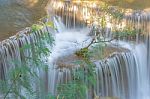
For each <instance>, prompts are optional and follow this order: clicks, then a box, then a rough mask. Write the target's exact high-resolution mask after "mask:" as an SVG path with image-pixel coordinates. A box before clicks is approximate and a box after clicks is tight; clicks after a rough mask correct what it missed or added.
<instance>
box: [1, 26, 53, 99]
mask: <svg viewBox="0 0 150 99" xmlns="http://www.w3.org/2000/svg"><path fill="white" fill-rule="evenodd" d="M46 24H47V23H46ZM46 24H44V25H38V24H34V25H33V26H32V31H31V32H32V33H35V32H41V33H42V35H41V36H40V37H39V38H37V41H34V42H31V43H29V44H26V45H23V46H22V47H21V48H20V54H21V61H19V60H12V64H13V65H14V67H11V68H10V69H9V70H8V72H7V77H6V80H1V81H0V91H1V92H2V93H3V95H4V99H8V98H11V99H36V98H40V99H41V98H44V97H45V98H44V99H46V97H48V96H46V93H43V92H39V91H38V90H37V88H35V86H36V87H37V86H38V88H39V89H42V87H43V86H44V82H43V81H42V80H41V79H42V78H41V77H40V75H39V72H40V71H45V72H47V69H48V64H47V57H48V56H49V54H50V49H49V47H50V46H52V44H53V41H54V39H53V38H52V35H50V33H49V32H43V31H42V30H41V29H43V28H44V27H45V26H46ZM49 26H50V25H49ZM32 33H31V34H32ZM26 52H29V53H30V54H29V55H28V54H26ZM43 58H44V59H43ZM44 90H45V88H43V89H42V91H44Z"/></svg>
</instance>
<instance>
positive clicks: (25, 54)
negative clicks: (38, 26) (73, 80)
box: [0, 27, 51, 98]
mask: <svg viewBox="0 0 150 99" xmlns="http://www.w3.org/2000/svg"><path fill="white" fill-rule="evenodd" d="M48 30H49V27H45V28H43V29H42V30H37V31H35V32H32V29H31V28H26V29H24V30H23V31H20V32H19V33H18V34H16V35H15V36H13V37H10V38H9V39H6V40H4V41H2V42H0V80H4V81H5V80H6V81H8V79H9V77H8V74H9V72H10V70H12V69H15V68H18V67H20V66H31V67H30V68H32V65H33V64H32V62H33V60H32V58H33V57H34V51H35V49H34V48H35V47H34V46H37V45H36V44H37V43H40V41H41V38H42V37H43V35H47V33H48V35H49V33H50V32H49V31H48ZM49 36H50V35H49ZM28 45H30V46H31V49H30V48H28V49H23V50H22V48H24V47H25V46H28ZM43 46H44V45H43ZM50 46H51V45H46V46H45V47H50ZM27 58H31V59H30V60H28V61H27ZM45 59H46V57H43V60H45ZM33 67H34V66H33ZM32 70H33V71H34V72H36V73H37V76H39V78H40V79H41V78H42V79H43V81H45V82H46V75H45V72H44V71H43V70H41V69H39V68H37V69H36V70H35V69H32ZM28 79H29V81H30V83H31V84H32V88H33V90H34V91H37V92H39V96H40V92H41V91H42V90H43V89H44V88H41V87H40V86H39V85H38V84H36V83H35V81H36V79H33V78H32V77H31V78H28ZM8 82H9V81H8ZM45 86H48V85H45ZM20 91H21V92H20V94H21V95H23V96H25V97H26V98H30V96H29V94H28V93H27V91H26V90H25V89H24V88H22V89H21V90H20ZM0 94H1V93H0ZM27 94H28V95H27ZM9 96H11V94H9ZM39 96H38V95H37V97H39ZM12 97H13V95H12ZM31 97H32V96H31Z"/></svg>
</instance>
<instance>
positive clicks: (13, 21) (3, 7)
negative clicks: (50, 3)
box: [0, 0, 47, 41]
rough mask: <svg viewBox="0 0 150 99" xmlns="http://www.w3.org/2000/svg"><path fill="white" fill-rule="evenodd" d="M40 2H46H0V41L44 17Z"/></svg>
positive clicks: (0, 0)
mask: <svg viewBox="0 0 150 99" xmlns="http://www.w3.org/2000/svg"><path fill="white" fill-rule="evenodd" d="M42 1H47V0H0V24H1V25H0V41H1V40H4V39H6V38H8V37H10V36H12V35H14V34H16V33H17V32H18V31H20V30H22V29H24V28H25V27H29V26H31V25H32V24H33V23H36V22H37V20H38V19H40V18H41V17H43V16H45V14H46V12H45V10H44V8H45V5H43V3H42ZM44 4H45V3H44Z"/></svg>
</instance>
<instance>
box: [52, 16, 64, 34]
mask: <svg viewBox="0 0 150 99" xmlns="http://www.w3.org/2000/svg"><path fill="white" fill-rule="evenodd" d="M53 22H54V26H55V27H57V32H59V33H61V32H63V31H64V30H66V28H65V25H64V24H63V23H62V21H61V18H60V17H58V16H56V17H54V18H53Z"/></svg>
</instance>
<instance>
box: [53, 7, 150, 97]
mask: <svg viewBox="0 0 150 99" xmlns="http://www.w3.org/2000/svg"><path fill="white" fill-rule="evenodd" d="M72 7H74V6H72ZM78 8H80V7H78ZM65 10H66V11H67V9H65ZM124 18H125V20H126V21H125V24H126V25H128V26H130V27H133V28H135V30H136V32H137V35H136V42H137V43H135V44H128V43H123V44H122V43H121V46H122V45H124V44H125V45H127V46H124V48H126V49H128V50H129V51H127V52H122V53H117V54H114V55H112V56H111V57H109V58H108V59H106V60H101V61H97V62H95V64H96V74H97V84H96V86H95V92H96V94H97V95H98V96H114V97H118V98H119V99H149V98H150V95H149V93H150V87H149V84H150V81H149V56H150V55H149V36H147V34H149V18H150V17H149V13H147V12H144V13H143V12H140V11H139V12H135V13H133V14H132V15H127V16H125V17H124ZM108 32H111V31H110V30H109V29H107V30H106V34H105V35H106V36H107V35H111V33H108ZM142 33H143V34H144V35H146V36H141V35H142ZM70 36H71V35H70ZM107 37H109V38H111V37H112V36H107ZM145 39H146V41H144V40H145ZM143 41H144V42H143ZM127 42H128V41H127ZM142 42H143V43H142ZM121 46H120V47H121ZM60 56H61V55H60ZM58 67H59V66H58ZM70 72H71V70H70V69H68V68H61V69H57V70H56V71H55V73H54V72H53V74H54V75H55V76H54V77H55V78H57V80H54V82H55V83H56V84H57V83H59V82H61V81H60V80H58V79H61V80H62V82H63V81H67V79H71V78H70V77H71V73H70ZM54 82H53V84H55V83H54ZM53 90H54V89H53ZM54 93H55V92H54Z"/></svg>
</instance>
